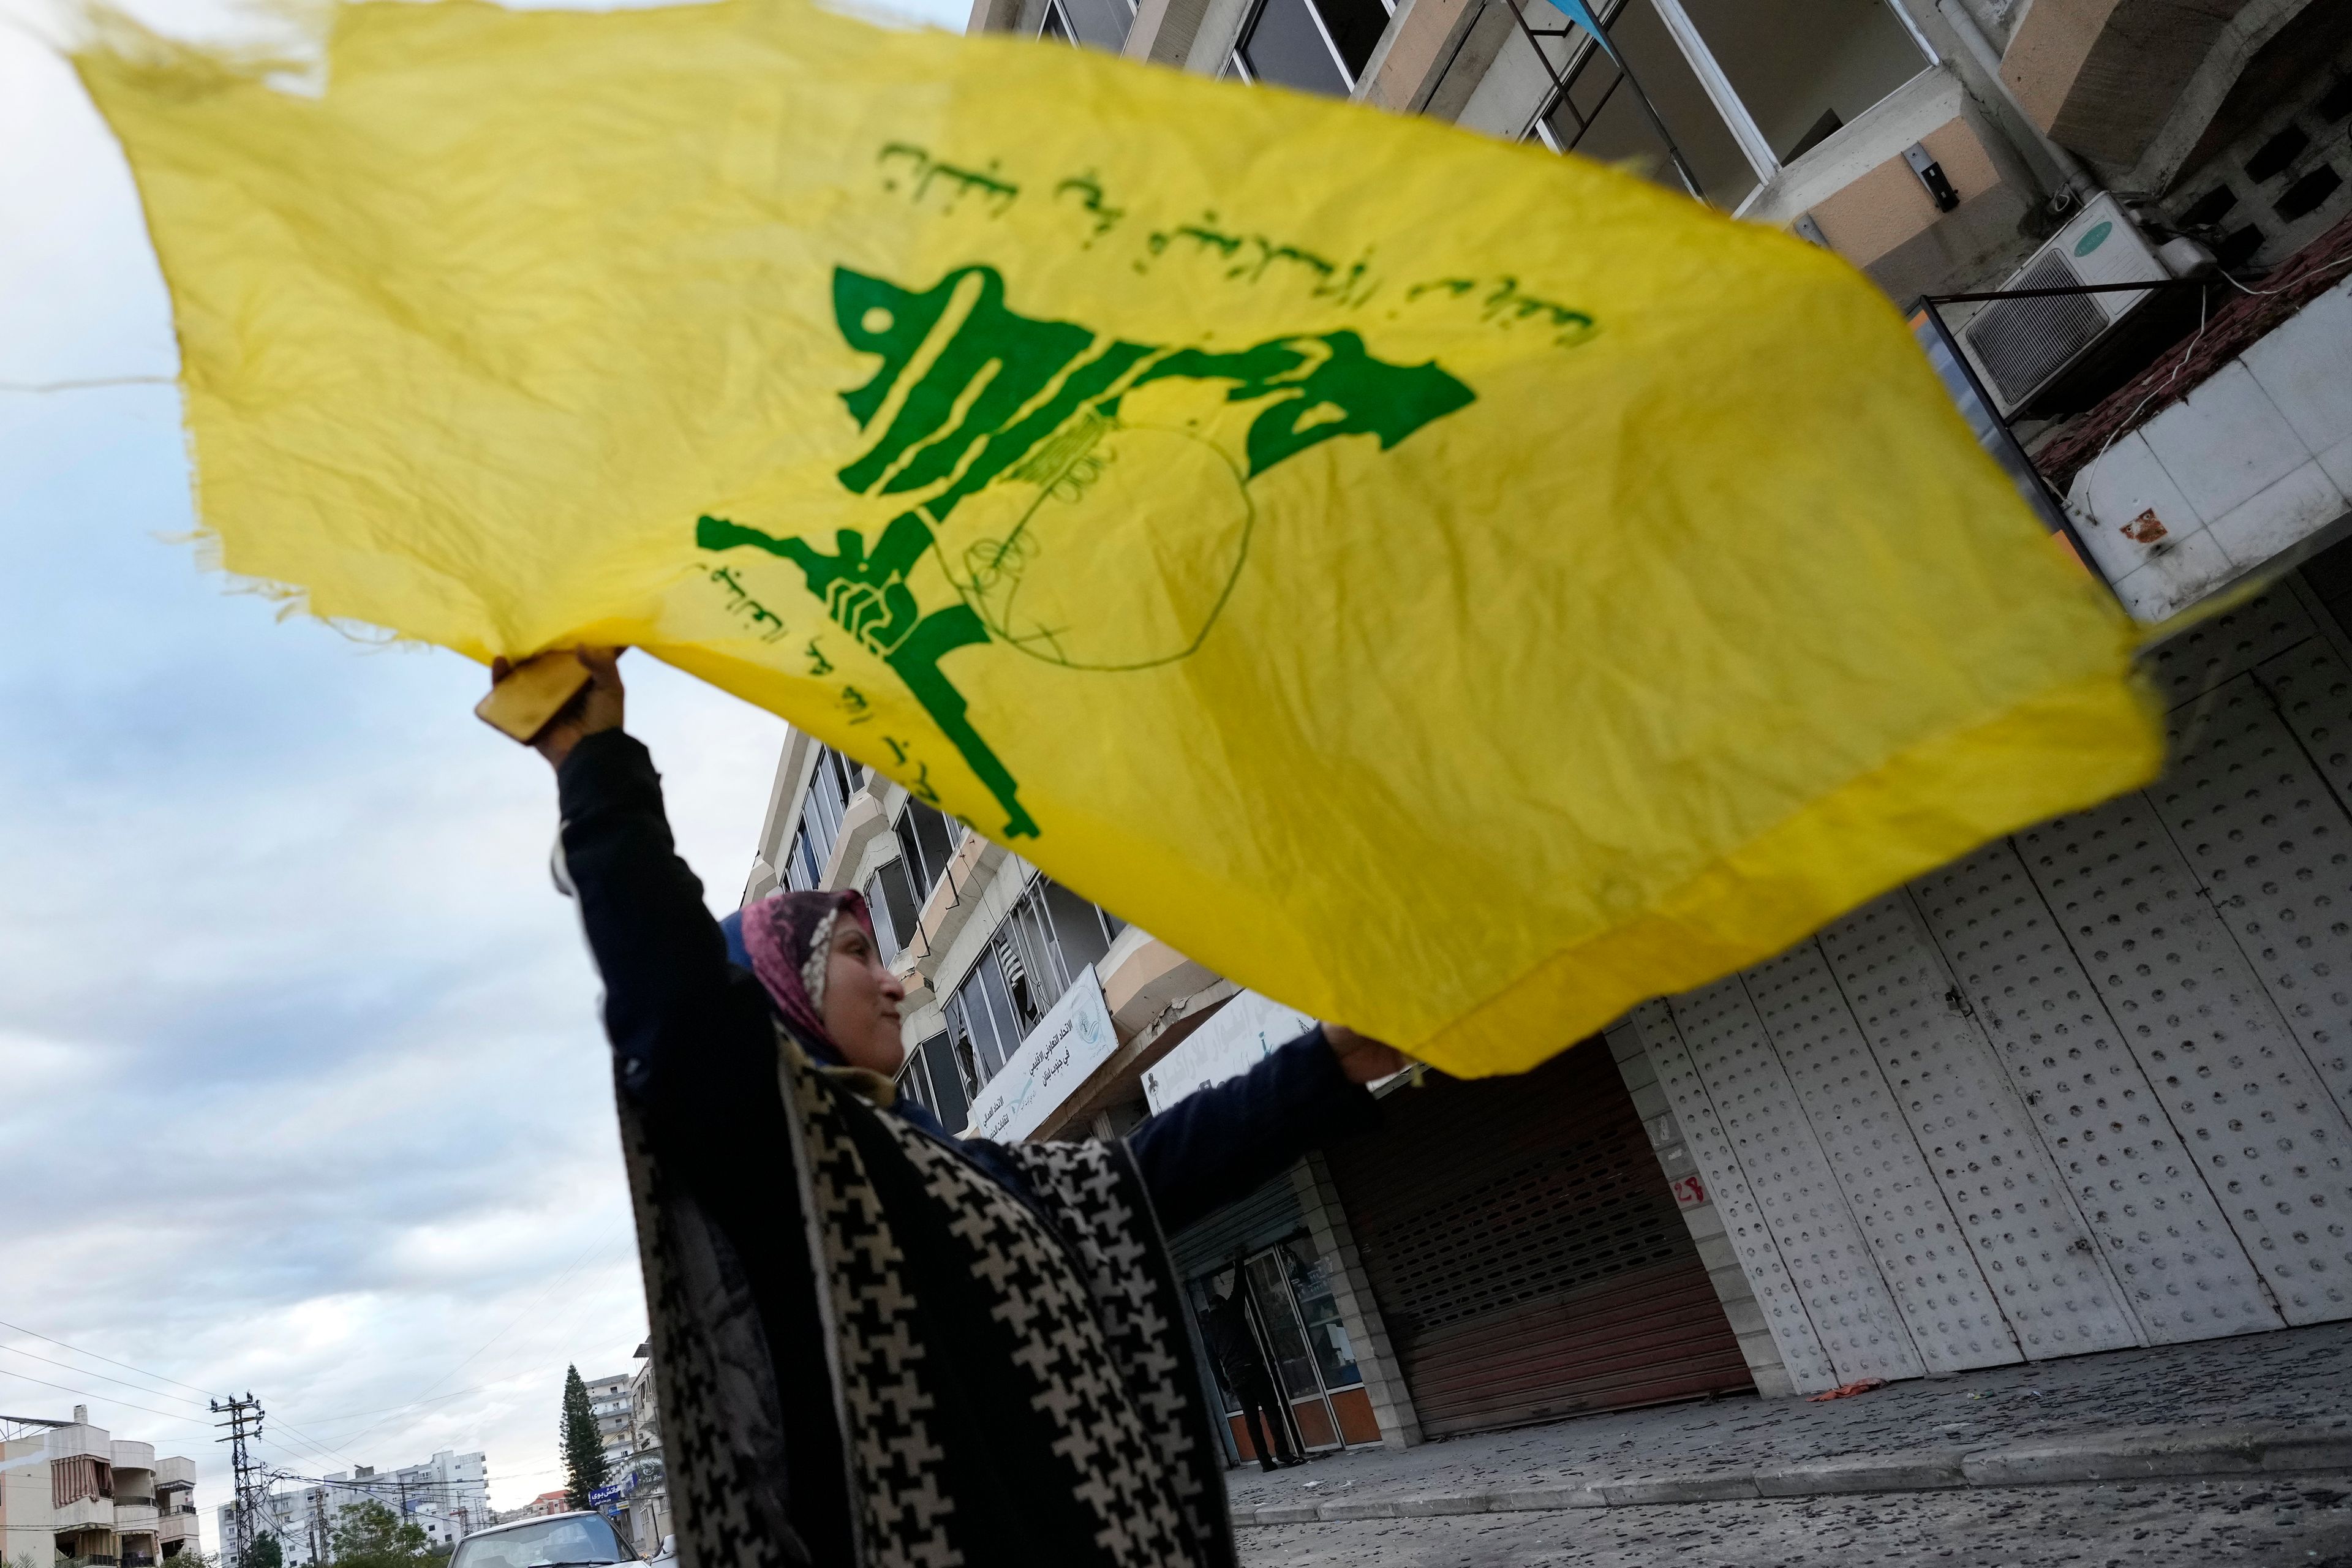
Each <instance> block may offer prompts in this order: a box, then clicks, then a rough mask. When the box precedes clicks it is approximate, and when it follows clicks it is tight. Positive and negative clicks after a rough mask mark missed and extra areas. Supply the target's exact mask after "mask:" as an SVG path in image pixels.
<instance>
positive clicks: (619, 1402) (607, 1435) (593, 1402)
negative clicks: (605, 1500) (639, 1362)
mask: <svg viewBox="0 0 2352 1568" xmlns="http://www.w3.org/2000/svg"><path fill="white" fill-rule="evenodd" d="M630 1377H631V1374H630V1373H625V1372H616V1373H613V1374H612V1375H611V1376H610V1377H592V1378H587V1379H584V1380H583V1381H584V1382H585V1383H586V1384H587V1388H588V1407H589V1408H590V1409H591V1410H593V1411H594V1412H595V1414H596V1440H597V1443H598V1444H599V1446H600V1447H602V1448H603V1450H604V1468H605V1469H606V1471H607V1472H609V1473H612V1474H614V1475H617V1474H619V1473H620V1471H621V1469H622V1468H623V1467H624V1466H625V1465H626V1464H627V1463H628V1459H629V1454H630V1452H631V1451H632V1449H633V1448H634V1447H635V1439H634V1437H633V1436H632V1433H633V1431H634V1428H633V1426H632V1416H631V1414H630V1410H631V1407H630V1403H629V1384H630Z"/></svg>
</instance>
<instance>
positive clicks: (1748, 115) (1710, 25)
mask: <svg viewBox="0 0 2352 1568" xmlns="http://www.w3.org/2000/svg"><path fill="white" fill-rule="evenodd" d="M1524 3H1525V4H1526V9H1527V16H1528V26H1529V27H1530V28H1531V29H1532V31H1533V32H1534V34H1535V38H1534V39H1533V40H1532V42H1533V44H1534V45H1537V46H1539V47H1542V48H1543V50H1544V51H1545V59H1546V62H1547V65H1548V66H1549V70H1550V71H1551V72H1552V73H1555V74H1556V75H1557V77H1558V83H1557V85H1555V86H1554V87H1553V88H1552V89H1551V90H1550V91H1549V93H1548V94H1547V96H1546V98H1545V100H1544V102H1543V105H1542V107H1541V109H1540V110H1538V113H1537V115H1536V118H1535V124H1534V127H1533V129H1532V130H1531V132H1530V134H1533V135H1536V136H1538V137H1539V138H1540V139H1541V140H1542V141H1543V142H1544V143H1545V144H1546V145H1547V146H1549V147H1551V148H1553V149H1554V150H1556V151H1559V152H1575V153H1583V154H1584V155H1586V156H1587V157H1591V158H1597V159H1600V160H1601V161H1602V162H1604V163H1632V164H1633V165H1634V166H1635V167H1637V168H1639V169H1641V170H1642V171H1643V173H1645V174H1648V175H1649V177H1650V178H1652V179H1654V180H1657V181H1658V182H1660V183H1661V184H1671V185H1677V186H1685V187H1696V188H1695V189H1694V190H1693V194H1694V195H1697V196H1699V197H1700V198H1701V199H1702V200H1705V201H1706V202H1708V203H1710V204H1712V205H1716V206H1718V207H1723V208H1727V209H1735V210H1736V209H1737V208H1738V206H1739V205H1741V204H1742V203H1743V202H1745V201H1746V200H1747V199H1748V196H1749V195H1753V194H1754V193H1755V191H1756V190H1757V188H1758V187H1759V185H1761V184H1763V182H1764V181H1766V180H1768V179H1769V178H1771V177H1772V176H1773V175H1774V174H1778V173H1779V172H1780V166H1781V165H1782V164H1783V163H1789V162H1792V161H1793V160H1795V159H1797V158H1800V157H1801V156H1803V155H1804V154H1805V153H1809V152H1811V150H1812V149H1813V148H1814V147H1816V146H1818V145H1819V144H1820V143H1821V142H1823V141H1825V140H1826V139H1828V138H1829V137H1830V136H1831V135H1832V134H1833V133H1835V132H1837V131H1838V130H1839V129H1840V128H1841V127H1843V125H1845V124H1846V123H1847V122H1848V121H1852V120H1853V119H1854V118H1856V117H1857V116H1859V115H1860V114H1861V113H1863V111H1864V110H1867V109H1869V108H1870V107H1871V106H1872V105H1873V104H1874V103H1876V102H1878V101H1879V100H1881V99H1883V98H1885V97H1886V96H1887V95H1888V94H1889V93H1891V92H1893V91H1894V90H1895V89H1896V88H1898V87H1900V86H1902V85H1903V84H1904V83H1905V82H1906V81H1908V80H1910V79H1912V78H1913V77H1915V76H1916V75H1918V74H1919V72H1920V71H1921V70H1922V69H1924V68H1926V67H1927V66H1928V65H1931V64H1933V63H1934V56H1933V53H1932V51H1930V50H1929V49H1928V48H1927V46H1926V44H1925V43H1924V42H1923V41H1921V39H1920V38H1919V36H1918V34H1917V33H1916V31H1915V30H1914V29H1913V27H1912V26H1911V24H1910V21H1909V19H1908V18H1907V17H1906V16H1904V15H1903V13H1902V11H1901V10H1900V8H1899V5H1900V0H1784V3H1783V4H1781V5H1775V6H1771V7H1762V6H1757V5H1752V4H1750V3H1748V0H1609V3H1607V4H1596V5H1594V10H1595V11H1596V12H1598V13H1599V15H1600V17H1601V26H1603V27H1604V28H1605V29H1606V30H1607V31H1608V34H1609V40H1610V42H1611V44H1612V45H1613V46H1614V47H1615V50H1616V53H1615V55H1614V56H1612V55H1611V54H1610V53H1609V51H1607V50H1605V49H1602V48H1601V47H1599V46H1598V44H1597V43H1596V42H1595V41H1594V40H1593V39H1592V38H1591V37H1588V36H1587V35H1586V34H1585V33H1584V32H1583V30H1582V29H1580V28H1571V27H1569V26H1568V24H1567V19H1566V18H1565V17H1564V16H1562V15H1561V14H1560V13H1559V12H1558V11H1555V10H1553V9H1552V8H1551V7H1550V6H1549V5H1545V4H1544V3H1543V0H1524ZM1530 43H1531V40H1530V39H1529V38H1528V36H1527V35H1526V34H1524V33H1523V34H1521V35H1520V37H1518V39H1517V47H1520V48H1521V49H1527V48H1528V47H1530ZM1629 69H1630V72H1631V75H1630V77H1629V76H1628V74H1627V72H1628V70H1629ZM1644 95H1646V97H1647V100H1648V107H1647V109H1646V110H1645V108H1644V106H1643V97H1644ZM1662 127H1663V134H1662V133H1661V128H1662ZM1669 136H1670V137H1671V138H1672V139H1673V145H1672V147H1671V148H1670V147H1669V146H1668V143H1667V141H1666V139H1665V138H1666V137H1669ZM1676 153H1679V154H1680V163H1679V166H1678V165H1677V163H1676V160H1675V154H1676Z"/></svg>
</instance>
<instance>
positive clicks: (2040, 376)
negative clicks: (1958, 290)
mask: <svg viewBox="0 0 2352 1568" xmlns="http://www.w3.org/2000/svg"><path fill="white" fill-rule="evenodd" d="M2171 276H2172V274H2171V273H2170V272H2168V271H2167V270H2166V269H2165V266H2164V263H2163V262H2161V261H2159V260H2158V259H2157V256H2156V252H2155V251H2153V250H2151V249H2149V248H2148V244H2147V239H2146V238H2145V237H2143V236H2142V235H2141V234H2140V232H2139V229H2138V228H2137V226H2135V225H2134V224H2133V223H2132V220H2131V219H2130V218H2129V217H2127V216H2125V213H2124V210H2123V208H2121V207H2120V206H2117V205H2116V198H2115V197H2113V196H2111V195H2106V194H2105V192H2101V193H2100V194H2099V195H2096V196H2095V197H2093V198H2092V199H2091V200H2089V201H2087V202H2085V203H2084V204H2083V208H2082V210H2081V211H2080V212H2078V213H2076V214H2075V215H2074V218H2073V219H2072V220H2071V221H2069V222H2068V223H2067V225H2066V226H2065V227H2064V228H2062V229H2060V230H2059V231H2058V232H2057V234H2056V235H2055V236H2053V237H2052V238H2051V240H2050V243H2049V244H2047V245H2044V246H2043V247H2042V248H2041V249H2040V250H2037V251H2035V252H2034V253H2033V258H2032V260H2030V261H2028V262H2027V263H2026V264H2025V265H2024V266H2023V267H2021V268H2019V269H2018V271H2017V275H2016V276H2015V277H2013V278H2011V279H2010V280H2009V281H2008V282H2006V283H2004V284H2002V285H2001V288H2002V289H2070V288H2074V287H2076V286H2078V285H2082V284H2096V283H2162V282H2165V281H2167V280H2168V279H2170V278H2171ZM2147 297H2148V296H2147V292H2145V291H2142V290H2134V289H2121V290H2117V291H2116V292H2115V293H2112V294H2045V295H2042V296H2041V297H2039V298H2036V299H2027V300H1994V301H1993V302H1992V303H1991V304H1990V305H1987V306H1985V307H1984V309H1982V310H1979V311H1978V312H1977V313H1976V315H1975V316H1973V317H1972V318H1970V319H1969V323H1968V325H1967V326H1965V327H1962V328H1961V329H1960V342H1961V345H1962V347H1964V348H1965V349H1966V350H1967V351H1968V355H1969V359H1970V360H1971V361H1972V362H1974V363H1975V365H1976V367H1977V374H1978V376H1979V378H1980V379H1982V381H1983V382H1984V384H1985V385H1986V386H1987V387H1988V388H1989V389H1990V391H1991V393H1992V395H1993V400H1994V401H1995V402H1997V403H1999V404H2000V411H2001V413H2002V414H2003V415H2004V416H2006V415H2011V414H2014V413H2016V412H2017V410H2018V409H2020V408H2021V407H2023V406H2024V405H2025V404H2026V403H2027V402H2028V401H2029V400H2030V399H2031V398H2032V396H2033V395H2034V394H2035V393H2037V392H2040V391H2041V390H2042V388H2043V387H2045V386H2047V385H2049V384H2051V383H2052V382H2053V381H2055V380H2056V379H2057V378H2058V376H2059V375H2060V374H2062V373H2063V371H2064V370H2065V369H2066V367H2067V366H2069V365H2071V364H2073V363H2074V362H2075V361H2076V360H2079V359H2081V358H2082V357H2083V356H2084V354H2085V353H2089V352H2090V351H2091V348H2092V346H2093V345H2094V344H2095V343H2097V342H2098V341H2099V340H2100V339H2102V338H2104V337H2105V336H2106V335H2107V333H2109V332H2110V331H2114V330H2115V326H2116V322H2118V321H2122V320H2123V319H2124V318H2125V317H2126V316H2127V315H2129V314H2131V312H2132V311H2134V310H2137V309H2138V308H2139V306H2140V305H2141V303H2142V302H2144V301H2145V300H2147Z"/></svg>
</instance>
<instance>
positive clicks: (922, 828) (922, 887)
mask: <svg viewBox="0 0 2352 1568" xmlns="http://www.w3.org/2000/svg"><path fill="white" fill-rule="evenodd" d="M890 830H891V831H892V832H893V833H895V834H896V835H898V853H899V855H900V856H901V857H902V858H904V859H905V861H906V863H907V876H908V880H909V881H910V882H912V883H913V885H914V889H915V908H916V909H918V910H920V909H921V908H922V907H923V906H924V905H925V904H927V903H929V901H930V898H931V889H933V888H936V887H938V886H939V885H940V878H941V877H944V876H946V875H947V873H948V859H949V858H950V856H952V855H953V854H954V853H955V846H956V840H957V837H958V836H959V835H960V834H961V827H960V826H958V825H957V824H956V823H954V822H952V821H950V820H949V818H948V817H947V816H945V815H943V814H942V813H941V812H940V811H939V810H938V809H937V808H935V807H932V806H928V805H924V804H923V803H922V802H921V801H919V800H910V801H908V803H907V808H906V810H904V811H902V812H900V813H899V814H898V821H896V822H894V823H892V824H891V825H890Z"/></svg>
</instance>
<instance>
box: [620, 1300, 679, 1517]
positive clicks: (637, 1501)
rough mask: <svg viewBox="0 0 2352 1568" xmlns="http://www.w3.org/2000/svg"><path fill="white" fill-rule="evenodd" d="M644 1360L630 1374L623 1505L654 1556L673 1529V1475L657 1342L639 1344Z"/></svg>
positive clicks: (622, 1489) (639, 1352) (640, 1356)
mask: <svg viewBox="0 0 2352 1568" xmlns="http://www.w3.org/2000/svg"><path fill="white" fill-rule="evenodd" d="M637 1360H638V1361H639V1362H641V1363H644V1364H642V1365H640V1366H639V1367H638V1368H637V1370H636V1371H635V1373H632V1374H631V1375H630V1377H629V1458H628V1461H627V1468H626V1470H625V1473H623V1474H622V1475H621V1476H620V1477H619V1478H618V1479H620V1482H621V1507H622V1510H624V1511H625V1513H626V1515H627V1516H628V1521H629V1533H630V1537H631V1539H632V1540H634V1541H635V1542H636V1546H637V1550H638V1551H639V1552H642V1553H643V1554H644V1555H646V1556H647V1557H651V1556H652V1555H653V1554H654V1553H655V1552H656V1550H658V1549H659V1547H660V1546H661V1542H662V1537H663V1536H665V1535H667V1534H669V1533H670V1531H671V1530H672V1528H673V1527H672V1525H671V1521H670V1507H669V1479H668V1476H667V1473H666V1472H665V1471H664V1469H663V1468H662V1449H661V1404H660V1401H659V1399H658V1398H657V1397H656V1394H655V1391H654V1363H653V1345H652V1343H651V1342H646V1343H645V1344H641V1345H639V1346H638V1347H637Z"/></svg>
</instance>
